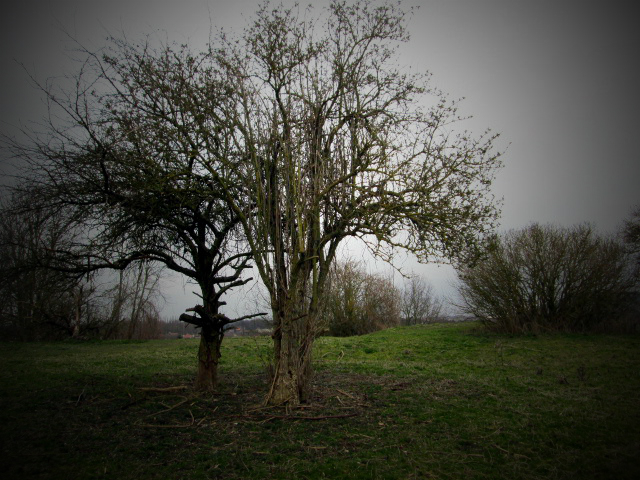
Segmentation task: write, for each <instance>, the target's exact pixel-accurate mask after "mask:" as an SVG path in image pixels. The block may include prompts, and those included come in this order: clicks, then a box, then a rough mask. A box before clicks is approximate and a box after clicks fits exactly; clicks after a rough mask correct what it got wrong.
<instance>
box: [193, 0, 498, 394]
mask: <svg viewBox="0 0 640 480" xmlns="http://www.w3.org/2000/svg"><path fill="white" fill-rule="evenodd" d="M405 17H406V15H405V12H403V11H402V10H401V9H399V7H397V6H396V5H395V4H388V3H385V4H382V5H380V6H375V5H373V4H372V3H370V2H368V1H358V2H355V3H353V4H347V3H346V2H340V1H334V2H332V3H331V5H330V6H329V8H328V10H327V11H326V12H325V13H324V14H322V15H321V16H319V17H317V18H313V16H312V15H310V14H309V13H308V12H305V13H304V14H300V13H299V11H298V10H297V9H286V8H284V7H282V6H277V7H275V8H272V7H271V6H269V5H265V6H263V7H262V8H260V9H259V10H258V12H257V14H256V17H255V21H254V22H253V23H252V24H251V25H250V26H249V27H248V28H247V29H246V31H245V33H244V36H243V37H242V38H241V39H240V40H238V41H236V40H235V39H233V38H228V37H225V36H222V37H221V38H219V39H217V40H215V42H214V43H213V44H212V55H213V57H214V59H215V62H216V63H217V65H218V66H219V70H218V74H219V77H218V80H211V81H212V85H215V82H216V81H217V82H218V83H220V84H221V85H225V86H226V87H227V88H229V95H228V96H227V97H226V101H225V102H220V103H218V104H217V106H216V115H217V118H218V119H219V120H220V121H219V122H218V125H219V126H221V127H222V126H224V127H223V128H221V130H220V133H219V139H218V141H217V142H214V141H212V142H211V145H212V146H213V147H214V148H212V149H211V150H210V152H209V153H210V154H211V155H212V157H213V158H215V159H216V162H214V163H213V165H214V166H213V167H212V168H211V169H210V171H211V174H212V177H213V178H214V179H216V181H217V182H218V184H219V185H220V186H221V187H222V188H224V189H226V190H227V195H226V200H227V202H228V204H229V205H230V207H231V208H232V209H233V211H234V213H235V214H236V215H237V216H238V218H239V219H240V223H241V225H242V227H243V229H244V232H245V235H246V238H247V241H248V242H249V244H250V246H251V250H252V252H253V258H254V260H255V264H256V267H257V269H258V271H259V273H260V276H261V278H262V280H263V282H264V284H265V286H266V288H267V290H268V292H269V296H270V301H271V309H272V313H273V319H274V332H273V338H274V365H275V368H274V375H273V379H272V387H271V390H270V393H269V396H268V399H269V401H270V402H271V403H273V404H288V405H295V404H297V403H298V402H300V401H303V400H304V399H305V398H307V396H308V392H309V379H310V377H311V357H312V349H313V340H314V337H315V336H316V335H317V333H318V321H317V320H318V318H317V317H318V311H319V306H320V300H321V296H322V294H323V290H324V287H325V282H326V279H327V277H328V274H329V271H330V266H331V263H332V262H333V260H334V257H335V254H336V250H337V248H338V246H339V245H340V243H341V242H342V241H343V240H344V239H346V238H348V237H357V238H359V239H361V240H362V241H363V242H364V243H365V244H366V245H367V246H368V247H369V249H370V250H371V251H372V252H373V254H374V255H376V256H378V257H381V258H384V259H389V258H390V257H391V256H392V254H393V250H394V248H396V247H400V248H404V249H408V250H409V251H411V252H414V253H415V254H416V255H418V257H419V258H420V259H421V260H423V261H428V260H432V259H434V258H443V259H445V258H446V259H448V258H453V257H455V256H456V255H457V254H458V253H460V252H462V251H465V250H467V249H468V248H470V247H471V246H472V245H475V244H476V242H477V240H478V238H481V237H482V236H483V235H484V234H485V233H486V232H488V231H490V230H491V229H492V228H493V226H494V220H495V219H496V218H497V210H496V208H495V207H494V199H493V198H492V197H491V196H490V195H489V194H488V193H489V186H490V183H491V180H492V178H493V174H494V170H495V169H496V168H497V167H498V166H499V163H500V162H499V160H498V157H499V155H498V154H497V153H495V152H494V151H493V148H492V144H493V142H494V140H495V138H496V136H495V135H493V134H490V133H486V134H483V135H480V136H477V137H475V136H472V135H471V134H469V133H468V132H461V133H455V132H454V124H455V123H456V122H457V121H458V120H460V118H459V116H458V114H457V106H456V102H451V101H449V100H448V99H447V97H446V96H445V95H444V94H442V93H441V92H439V91H438V90H437V89H434V88H433V87H431V86H430V84H429V77H428V76H425V75H418V74H416V75H414V74H409V73H406V72H403V71H402V70H401V69H400V68H399V67H398V66H397V65H396V63H395V58H396V48H397V46H398V45H399V44H401V43H402V42H405V41H407V40H408V34H407V32H406V29H405V22H406V18H405ZM212 88H213V87H212ZM216 138H217V137H214V140H216ZM222 139H226V140H225V141H226V142H228V143H225V142H224V141H222ZM218 145H220V146H219V147H218ZM226 145H231V146H232V149H233V151H234V154H233V155H229V151H228V150H226V149H225V148H226V147H224V148H223V146H226ZM203 160H205V161H203V164H204V165H207V162H211V157H209V158H207V159H203ZM219 163H223V164H225V165H227V168H228V169H234V170H235V171H236V172H237V173H238V175H237V177H236V178H235V181H236V183H233V184H231V183H230V182H229V181H228V180H226V179H225V178H224V176H222V175H220V174H219V173H218V172H219V170H218V168H217V167H216V166H215V165H217V164H219ZM238 188H240V190H241V191H242V192H243V195H237V193H236V192H237V189H238Z"/></svg>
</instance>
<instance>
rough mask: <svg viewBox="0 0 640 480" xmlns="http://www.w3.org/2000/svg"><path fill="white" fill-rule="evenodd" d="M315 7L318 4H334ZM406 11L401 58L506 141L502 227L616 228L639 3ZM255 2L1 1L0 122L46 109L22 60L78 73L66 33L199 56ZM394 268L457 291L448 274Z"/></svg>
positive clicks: (429, 5)
mask: <svg viewBox="0 0 640 480" xmlns="http://www.w3.org/2000/svg"><path fill="white" fill-rule="evenodd" d="M284 3H285V4H287V3H292V2H289V1H285V2H284ZM301 3H302V4H304V2H301ZM313 3H314V7H315V8H316V9H319V8H321V6H322V5H323V4H326V2H324V1H315V2H313ZM404 4H405V5H406V6H416V5H419V6H420V8H419V9H418V11H417V12H416V14H415V15H414V17H413V19H412V20H411V23H410V31H411V34H412V38H411V42H410V43H409V44H408V45H405V46H404V47H403V50H402V56H401V61H402V62H403V63H405V64H406V65H407V66H411V68H413V69H420V70H429V71H430V72H431V73H432V74H433V82H434V85H436V86H437V87H439V88H440V89H442V90H444V91H445V92H448V93H449V94H450V95H451V97H453V98H459V97H466V99H465V101H464V102H463V104H462V108H461V112H462V113H463V114H466V115H473V116H474V118H473V119H472V120H469V121H467V122H465V124H464V126H465V127H467V128H469V129H470V130H472V131H474V132H477V133H480V132H481V131H482V130H484V129H485V128H487V127H489V128H491V129H492V130H494V131H496V132H500V133H501V135H502V137H501V141H500V144H501V145H502V146H503V147H507V145H508V148H507V150H506V153H505V155H504V157H503V160H504V163H505V166H504V168H503V169H502V171H501V172H500V173H499V175H498V178H497V181H496V183H495V187H494V192H495V194H496V195H497V196H498V197H504V206H503V216H502V222H501V223H502V228H503V229H508V228H518V227H522V226H524V225H527V224H529V223H531V222H534V221H535V222H543V223H546V222H551V223H556V224H561V225H572V224H575V223H580V222H592V223H594V224H595V225H596V226H597V227H598V228H600V229H601V230H602V231H605V232H612V231H615V230H616V229H617V228H618V227H619V226H620V224H621V222H622V220H623V219H624V218H626V217H628V215H629V213H630V211H631V209H632V208H633V206H635V205H640V189H639V188H638V183H637V181H638V175H639V173H640V149H639V148H638V146H637V145H636V142H637V138H638V137H640V134H639V133H638V132H640V128H639V127H640V117H639V114H638V112H640V66H639V65H638V53H637V46H638V45H640V29H638V28H637V26H636V25H635V23H637V22H636V18H637V17H636V15H635V13H636V12H635V8H634V7H633V6H632V5H633V4H632V3H631V2H615V1H614V2H603V1H601V2H584V1H562V0H555V1H549V0H536V1H533V0H531V1H518V0H425V1H419V0H412V1H407V2H404ZM256 5H257V2H255V1H248V0H234V1H231V2H221V1H215V0H212V1H206V0H183V1H180V2H177V1H166V0H163V1H135V0H128V1H120V0H118V1H93V0H69V1H63V0H50V1H29V0H25V1H21V2H13V3H12V4H9V5H5V6H4V7H3V11H2V15H1V16H0V45H2V49H1V51H0V67H1V71H2V75H1V76H0V116H1V117H0V120H1V121H2V123H1V124H0V125H1V126H0V128H2V129H3V130H5V129H6V128H9V127H8V125H9V124H11V125H17V124H18V123H19V122H21V121H22V122H28V121H30V120H37V119H38V118H39V116H40V115H41V114H42V113H43V109H42V102H41V99H40V98H39V97H38V96H37V95H36V92H35V90H33V89H32V88H31V87H30V86H29V82H28V79H27V76H26V75H25V73H24V72H23V71H22V69H21V68H20V67H19V66H18V65H16V64H15V62H14V59H16V60H19V61H21V62H22V63H24V64H25V66H26V68H28V69H29V71H31V72H34V73H35V74H36V75H37V76H38V77H39V78H42V79H44V78H48V77H50V76H60V75H64V74H65V73H73V71H74V69H75V68H76V66H74V64H73V63H72V62H70V61H69V60H68V50H69V48H71V42H70V41H69V40H68V38H67V36H66V35H65V34H64V33H63V29H64V30H67V31H68V32H69V33H70V34H72V35H73V36H75V37H76V38H78V39H79V40H80V41H81V42H82V43H84V44H85V45H87V46H90V47H95V48H99V47H100V46H101V45H103V44H104V41H105V38H106V37H107V35H108V34H109V33H111V34H116V35H117V34H119V33H120V32H124V33H126V34H127V36H129V37H130V38H132V39H135V38H138V37H139V36H141V35H143V34H146V33H152V32H154V31H161V32H164V31H166V32H167V36H168V38H169V39H170V40H176V41H179V42H187V43H189V44H190V45H192V46H193V48H194V49H195V48H197V47H199V46H204V44H205V42H206V40H207V38H208V35H209V30H210V25H211V24H213V25H217V26H223V27H225V28H227V29H234V28H238V29H239V28H241V27H242V26H243V24H244V20H243V17H244V18H245V19H246V18H249V17H250V16H251V15H252V13H253V12H254V10H255V8H256ZM356 251H357V249H356ZM352 253H353V251H352ZM356 256H357V254H356ZM399 262H400V263H401V264H403V265H404V267H405V268H406V269H408V270H413V271H415V272H417V273H421V274H425V275H427V276H428V277H429V278H430V279H431V280H432V281H433V283H435V284H436V287H437V288H438V289H439V290H440V291H441V292H443V293H447V294H448V293H450V291H451V288H450V286H449V283H450V282H451V281H452V279H453V278H454V275H453V272H452V271H451V269H450V268H448V267H441V268H434V267H421V266H417V265H416V264H415V263H414V262H413V261H412V260H411V259H404V260H402V259H401V260H400V261H399ZM371 268H372V269H375V268H382V266H380V265H379V266H377V267H375V266H372V267H371ZM177 285H178V287H177V288H176V289H175V290H176V291H175V293H173V294H172V295H171V296H170V303H169V304H168V306H167V307H166V308H165V312H166V313H167V314H172V315H173V314H177V313H179V312H180V311H181V310H182V308H184V306H185V305H186V306H192V305H193V304H194V300H193V297H190V298H188V299H184V298H183V293H184V292H183V288H182V287H181V286H180V285H182V284H181V283H180V281H177ZM190 290H191V288H190V287H189V286H187V287H186V292H189V291H190ZM239 308H240V309H241V310H242V308H241V307H239Z"/></svg>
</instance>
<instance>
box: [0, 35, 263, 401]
mask: <svg viewBox="0 0 640 480" xmlns="http://www.w3.org/2000/svg"><path fill="white" fill-rule="evenodd" d="M78 54H79V56H80V57H81V58H82V63H81V67H80V69H79V71H78V73H77V74H76V75H75V77H73V80H74V83H73V85H74V87H73V89H67V90H62V89H61V88H58V87H56V86H55V85H48V84H47V85H41V84H38V85H39V86H40V88H41V91H42V92H43V93H44V95H45V97H46V99H47V100H48V102H49V116H48V118H47V120H46V123H45V125H44V126H43V127H38V128H33V129H30V130H27V131H25V132H24V133H25V134H26V135H27V136H28V138H29V141H28V142H18V141H16V140H13V139H12V138H6V137H5V138H4V142H3V144H4V147H5V148H7V149H9V150H10V151H11V152H12V153H13V154H14V156H15V158H16V160H17V161H18V163H19V165H21V166H23V167H24V169H25V171H26V173H25V174H24V178H23V181H22V183H21V184H20V186H19V187H18V188H21V189H23V190H24V191H26V192H27V193H28V194H30V195H31V196H32V198H33V199H34V202H35V203H36V204H35V205H34V206H33V207H34V208H36V209H40V210H45V209H48V211H50V212H53V215H56V212H58V211H65V212H68V213H67V215H68V216H69V217H68V218H70V219H71V220H72V223H73V224H74V226H79V227H81V228H82V231H83V232H84V235H83V236H82V237H80V238H76V239H75V243H74V244H73V245H71V246H69V248H55V249H54V250H55V256H54V257H55V264H54V265H51V266H52V267H55V268H57V269H58V270H59V271H66V272H69V273H75V274H82V273H84V272H90V271H95V270H99V269H103V268H111V269H124V268H127V267H128V266H129V265H131V264H132V263H135V262H139V261H144V262H159V263H161V264H164V265H165V266H166V267H167V268H169V269H170V270H173V271H175V272H178V273H180V274H182V275H185V276H187V277H188V278H190V279H192V280H194V282H195V283H196V284H197V285H198V286H199V288H200V295H201V298H202V305H197V306H195V307H194V308H192V309H190V310H191V311H192V312H194V313H192V314H187V313H185V314H183V315H182V316H181V317H180V319H181V320H182V321H185V322H189V323H192V324H194V325H196V326H197V327H199V328H200V330H201V344H200V350H199V354H198V375H197V379H196V386H197V387H198V388H200V389H213V388H214V386H215V384H216V380H217V365H218V361H219V357H220V344H221V342H222V338H223V336H224V330H225V328H226V326H227V325H228V324H229V323H232V322H233V321H236V320H241V318H240V319H235V320H233V319H230V318H228V317H227V316H226V315H224V314H223V313H222V312H221V311H220V307H221V306H223V305H224V304H225V302H224V301H223V300H222V297H223V295H224V294H225V293H226V292H228V291H229V290H230V289H232V288H233V287H235V286H239V285H242V284H244V283H246V282H247V281H249V280H250V279H247V278H242V273H243V271H244V270H245V269H247V268H250V265H249V260H250V255H249V253H250V252H249V251H248V250H247V249H246V247H245V245H246V244H245V242H243V239H242V236H241V230H240V229H239V220H240V218H239V216H238V215H237V213H236V212H234V211H233V209H231V208H229V206H228V205H227V204H226V203H225V202H224V201H223V200H224V199H223V198H222V195H227V194H230V188H226V189H224V190H221V189H220V187H219V184H217V183H214V182H212V181H211V178H210V173H209V171H210V170H214V171H215V174H216V176H217V178H218V179H219V180H224V181H226V182H229V183H233V171H232V170H229V169H228V166H226V165H224V166H220V167H219V168H218V165H217V164H215V163H214V162H213V161H209V162H208V163H207V169H204V168H202V166H201V163H200V162H198V161H196V159H197V158H201V157H207V158H208V159H209V160H211V158H210V156H208V154H207V152H208V151H209V150H210V149H212V148H213V146H212V145H210V143H209V142H210V141H212V138H213V136H214V135H215V138H213V140H215V141H217V142H219V143H217V144H216V147H215V148H216V152H217V153H218V154H221V155H224V154H225V152H224V149H225V148H226V147H225V143H224V139H222V140H221V134H220V133H219V132H218V133H216V132H217V131H218V130H217V127H216V125H215V124H212V123H210V122H211V121H212V120H213V119H215V115H214V114H215V112H212V111H209V110H208V109H210V108H215V107H214V106H215V104H216V103H217V101H218V98H220V97H223V96H225V95H226V91H227V90H225V89H222V88H217V89H214V88H211V87H212V84H211V82H209V80H208V78H209V77H214V76H215V72H212V71H211V69H212V67H211V65H210V64H209V63H207V62H206V61H205V60H206V58H208V55H207V54H202V55H193V54H191V53H190V52H189V51H188V49H187V48H186V47H173V46H162V47H160V48H159V49H158V50H154V49H153V48H152V47H151V46H150V43H146V44H145V43H143V44H133V43H129V42H127V41H126V40H118V39H112V40H111V43H110V44H109V46H108V48H105V49H104V50H103V51H101V52H99V53H95V52H91V51H87V50H85V49H83V48H82V47H79V52H78ZM34 81H35V80H34ZM207 122H209V123H207ZM136 308H137V307H136ZM249 316H251V315H249ZM243 318H244V317H243Z"/></svg>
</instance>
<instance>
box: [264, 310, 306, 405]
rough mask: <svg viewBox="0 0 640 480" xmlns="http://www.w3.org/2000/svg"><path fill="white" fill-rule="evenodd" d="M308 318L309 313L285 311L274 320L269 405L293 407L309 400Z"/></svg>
mask: <svg viewBox="0 0 640 480" xmlns="http://www.w3.org/2000/svg"><path fill="white" fill-rule="evenodd" d="M310 321H311V319H310V318H309V316H308V315H305V316H302V317H300V316H298V317H294V316H291V315H286V314H285V315H280V316H279V319H278V321H277V322H276V329H275V331H274V334H273V341H274V362H275V366H274V371H273V378H272V384H271V390H270V392H269V395H268V397H267V403H268V404H270V405H286V406H296V405H299V404H300V403H304V402H306V401H307V400H308V399H309V396H310V393H311V377H312V374H313V371H312V369H311V353H312V346H313V335H310V330H309V326H310Z"/></svg>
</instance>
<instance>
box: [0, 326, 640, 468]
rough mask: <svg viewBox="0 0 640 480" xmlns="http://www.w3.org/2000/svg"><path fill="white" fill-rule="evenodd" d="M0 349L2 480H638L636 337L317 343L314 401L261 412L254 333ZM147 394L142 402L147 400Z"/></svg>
mask: <svg viewBox="0 0 640 480" xmlns="http://www.w3.org/2000/svg"><path fill="white" fill-rule="evenodd" d="M196 350H197V341H196V340H173V341H169V340H165V341H148V342H102V343H56V344H53V343H38V344H14V343H4V344H0V362H1V364H0V365H1V368H0V398H1V400H0V401H1V405H0V407H1V408H0V435H1V439H0V441H1V454H0V455H1V457H0V459H1V465H0V468H1V469H2V470H0V476H1V477H2V478H11V479H23V478H24V479H29V478H42V479H45V478H60V479H76V478H79V479H84V478H87V479H93V478H96V479H100V478H113V479H139V480H143V479H152V478H153V479H206V478H233V479H252V478H255V479H258V478H282V479H315V478H361V479H369V478H381V479H411V478H425V479H430V478H435V479H475V478H482V479H499V478H504V479H555V478H576V479H591V478H611V479H625V478H628V479H631V478H640V336H605V335H556V336H528V337H509V336H500V335H496V334H489V333H483V332H482V331H481V330H480V329H479V327H478V326H477V325H475V324H457V325H431V326H418V327H406V328H396V329H390V330H386V331H382V332H378V333H375V334H372V335H367V336H362V337H351V338H341V339H338V338H321V339H319V340H318V341H317V347H316V350H315V369H316V375H315V380H314V385H315V389H314V396H313V399H312V401H311V402H310V403H309V404H308V405H304V406H303V408H299V409H296V410H294V411H291V412H285V411H284V410H281V409H276V408H270V409H267V408H261V407H260V402H261V399H262V396H263V395H264V393H265V391H266V389H267V385H266V382H267V377H266V362H267V360H268V353H269V339H267V338H261V339H251V338H231V339H227V340H225V342H224V345H223V361H222V365H221V375H222V379H221V381H222V383H221V385H220V390H219V392H218V393H217V394H215V395H210V394H209V395H205V394H197V393H195V392H194V391H192V390H191V389H190V388H187V389H183V390H178V389H173V390H167V391H162V390H161V389H162V388H166V387H180V386H185V385H190V383H191V380H192V378H193V376H194V369H195V360H194V358H195V354H196ZM145 389H146V390H145Z"/></svg>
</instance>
